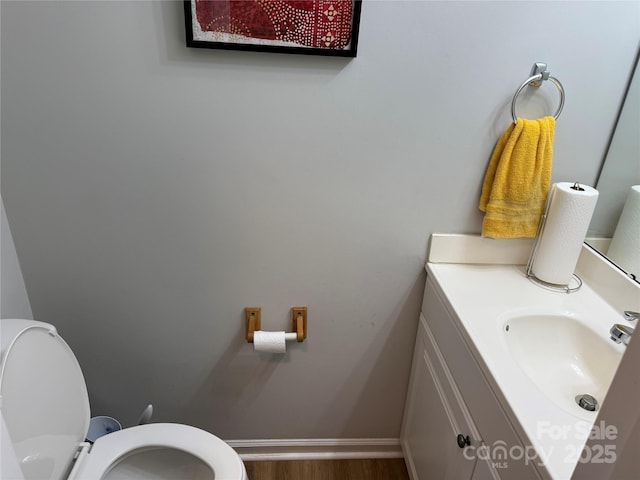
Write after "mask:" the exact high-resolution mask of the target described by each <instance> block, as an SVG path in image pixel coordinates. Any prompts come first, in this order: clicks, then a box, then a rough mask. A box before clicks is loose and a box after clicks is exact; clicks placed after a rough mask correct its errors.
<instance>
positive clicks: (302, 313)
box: [244, 307, 307, 343]
mask: <svg viewBox="0 0 640 480" xmlns="http://www.w3.org/2000/svg"><path fill="white" fill-rule="evenodd" d="M244 315H245V319H246V331H247V334H246V338H247V342H249V343H253V332H255V331H256V330H260V307H246V308H245V309H244ZM291 320H292V324H293V327H292V329H293V332H292V333H295V334H296V340H297V341H298V342H302V341H303V340H304V339H305V338H307V307H291Z"/></svg>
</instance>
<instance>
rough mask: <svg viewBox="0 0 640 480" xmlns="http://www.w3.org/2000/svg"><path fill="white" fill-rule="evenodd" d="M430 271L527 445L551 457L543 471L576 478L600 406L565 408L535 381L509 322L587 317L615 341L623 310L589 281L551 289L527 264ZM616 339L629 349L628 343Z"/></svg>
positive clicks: (438, 266)
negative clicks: (515, 349) (572, 288)
mask: <svg viewBox="0 0 640 480" xmlns="http://www.w3.org/2000/svg"><path fill="white" fill-rule="evenodd" d="M427 272H428V275H429V276H430V277H431V278H432V279H433V280H435V283H436V284H437V286H438V287H439V289H440V290H441V291H440V294H441V295H442V296H443V297H444V298H446V299H447V300H448V302H449V304H450V306H451V307H452V309H453V312H452V313H454V314H455V315H454V316H455V317H457V320H458V322H459V323H458V324H457V325H456V326H457V327H458V329H459V331H460V333H461V335H462V337H463V338H464V339H465V341H466V342H467V345H468V346H469V349H470V350H471V352H472V353H473V355H474V356H475V358H476V361H477V362H478V365H479V366H480V367H481V369H482V370H483V373H484V374H485V377H486V379H487V381H488V382H489V383H490V385H491V387H492V388H493V389H494V392H496V396H497V398H498V399H499V401H500V402H501V403H503V405H502V407H503V409H504V410H505V412H506V413H507V415H508V416H510V417H511V420H512V423H514V426H515V427H516V430H517V431H518V434H519V435H520V436H521V437H522V438H521V440H522V443H523V444H524V445H525V446H526V445H533V446H534V447H535V448H536V450H537V451H538V454H539V455H540V457H541V459H542V460H543V463H544V465H542V466H540V465H539V463H541V462H539V461H536V462H537V463H536V465H537V468H538V470H539V472H540V473H541V474H542V475H543V476H546V477H548V478H552V479H554V480H560V479H563V480H564V479H569V478H570V477H571V474H572V473H573V470H574V468H575V466H576V464H577V461H578V458H579V457H580V454H581V451H582V449H583V447H584V445H585V441H586V440H587V437H588V436H589V433H590V430H591V427H592V426H593V424H594V421H595V419H596V413H597V412H586V411H584V410H582V409H580V407H578V406H577V405H575V408H576V410H577V411H574V412H570V411H569V410H570V409H571V408H570V407H569V408H560V407H559V406H558V405H557V403H555V402H553V401H552V400H551V399H550V398H549V397H548V396H547V395H546V394H545V393H544V392H543V391H542V390H540V389H539V388H538V387H537V386H536V385H535V384H534V383H532V382H531V380H529V378H528V377H527V375H526V374H525V372H524V371H523V370H522V369H521V368H520V366H519V365H518V364H517V363H516V361H515V360H514V357H513V355H512V354H511V353H510V351H509V346H508V344H507V339H506V336H505V332H504V328H505V323H506V322H507V319H508V317H511V316H512V315H523V314H543V315H544V314H548V315H565V316H569V317H573V318H577V319H579V320H580V321H584V322H587V323H588V325H589V328H591V329H592V330H593V331H595V332H596V333H597V334H598V335H602V337H603V338H604V339H607V340H608V339H609V328H610V327H611V326H612V325H613V324H614V323H623V321H622V312H620V311H618V310H617V309H614V308H613V307H612V306H611V305H610V304H609V303H607V302H606V301H605V300H604V299H603V298H602V297H601V296H599V295H598V294H597V293H596V291H594V290H593V289H592V288H591V287H590V285H589V284H588V282H586V281H585V282H584V283H583V285H582V288H581V289H580V290H579V291H577V292H575V293H570V294H567V293H562V292H555V291H550V290H547V289H544V288H542V287H540V286H538V285H536V284H534V283H533V282H531V281H530V280H529V279H527V278H526V274H525V267H524V266H514V265H505V264H503V265H476V264H464V263H461V264H455V263H428V264H427ZM611 344H612V346H613V348H616V349H619V350H620V351H621V352H624V349H625V347H624V346H623V345H616V344H614V343H613V342H611ZM585 393H586V392H585ZM514 420H515V421H514ZM518 425H519V426H518Z"/></svg>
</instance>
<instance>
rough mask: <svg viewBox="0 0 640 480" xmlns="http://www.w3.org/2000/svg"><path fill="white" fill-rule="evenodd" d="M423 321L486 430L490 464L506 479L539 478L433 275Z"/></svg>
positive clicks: (474, 416) (475, 420)
mask: <svg viewBox="0 0 640 480" xmlns="http://www.w3.org/2000/svg"><path fill="white" fill-rule="evenodd" d="M422 321H424V322H425V324H426V326H427V327H428V328H429V330H430V332H431V333H432V335H433V338H434V340H435V343H436V345H437V346H438V348H439V350H440V352H441V355H442V357H443V358H444V360H445V363H446V365H447V367H448V369H449V372H450V375H451V376H452V377H453V379H454V381H455V385H456V386H457V388H458V390H459V392H460V394H461V396H462V398H464V399H465V404H466V407H467V409H468V411H469V413H470V415H471V419H472V420H473V422H472V423H473V424H474V425H475V426H476V427H477V429H478V430H479V431H480V432H482V440H483V442H484V444H485V445H486V446H487V448H488V450H487V452H488V454H489V455H490V456H491V461H490V463H492V464H493V466H494V467H496V468H497V469H498V470H497V471H498V474H499V475H500V477H501V478H502V479H503V480H509V479H515V480H529V479H531V480H534V479H539V478H540V476H539V474H538V472H537V471H536V470H535V468H534V466H533V463H534V462H535V460H530V459H528V458H527V456H525V455H522V453H523V452H524V451H525V448H524V445H523V442H521V441H520V438H519V437H518V435H517V434H516V432H515V430H514V428H513V427H512V425H511V423H510V421H509V419H508V418H507V417H506V415H505V413H504V412H503V410H502V408H501V406H500V403H499V402H498V399H497V398H496V396H495V395H494V393H493V390H492V389H491V387H489V384H488V383H487V381H486V380H485V378H484V376H483V374H482V371H481V370H480V367H479V366H478V365H477V363H476V361H475V359H474V358H473V355H472V354H471V352H470V351H469V349H468V348H467V345H466V343H465V341H464V339H463V338H462V336H461V335H460V332H458V329H457V328H456V326H455V324H454V323H453V320H452V319H451V318H450V316H449V312H448V311H447V309H446V308H445V306H444V304H443V301H442V300H441V299H440V296H439V295H438V293H437V292H436V290H435V287H434V286H433V284H432V281H431V279H430V278H429V277H428V278H427V284H426V288H425V293H424V299H423V303H422V316H421V322H422ZM421 329H422V328H421ZM530 448H531V447H529V449H530ZM508 452H511V453H508Z"/></svg>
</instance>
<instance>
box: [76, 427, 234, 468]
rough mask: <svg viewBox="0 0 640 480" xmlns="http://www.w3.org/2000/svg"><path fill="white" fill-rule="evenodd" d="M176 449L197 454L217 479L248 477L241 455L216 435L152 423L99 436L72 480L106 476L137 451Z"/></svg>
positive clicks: (81, 459) (192, 428)
mask: <svg viewBox="0 0 640 480" xmlns="http://www.w3.org/2000/svg"><path fill="white" fill-rule="evenodd" d="M150 449H173V450H179V451H182V452H185V453H188V454H191V455H193V456H194V457H196V458H197V459H199V460H200V461H202V462H203V463H204V464H206V465H208V466H209V467H210V468H211V469H212V470H213V473H214V475H215V478H222V479H225V480H236V479H237V480H240V479H243V478H246V477H245V475H244V473H245V469H244V464H243V463H242V460H241V459H240V456H239V455H238V454H237V453H236V451H235V450H233V449H232V448H231V447H230V446H229V445H228V444H227V443H225V442H224V441H223V440H221V439H220V438H218V437H216V436H215V435H213V434H211V433H209V432H206V431H204V430H201V429H199V428H196V427H191V426H189V425H182V424H178V423H149V424H146V425H138V426H135V427H130V428H125V429H124V430H119V431H117V432H113V433H110V434H108V435H104V436H102V437H100V438H98V439H97V440H96V441H95V443H94V444H93V446H92V447H91V451H90V452H89V453H88V454H86V455H84V456H81V457H79V458H78V460H77V462H78V463H79V464H78V465H76V467H75V468H74V471H73V473H72V474H71V476H70V477H69V478H70V479H85V478H94V479H98V478H102V477H103V475H105V474H106V473H107V472H108V471H109V470H110V469H112V468H113V467H115V466H116V465H117V464H118V463H119V462H120V461H123V460H126V459H127V458H128V457H129V456H130V455H135V454H136V452H144V451H146V450H150Z"/></svg>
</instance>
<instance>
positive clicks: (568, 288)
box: [527, 182, 584, 293]
mask: <svg viewBox="0 0 640 480" xmlns="http://www.w3.org/2000/svg"><path fill="white" fill-rule="evenodd" d="M570 188H572V189H573V190H578V191H584V188H582V187H581V186H580V184H579V183H578V182H574V184H573V186H572V187H570ZM550 203H551V192H549V194H548V195H547V201H546V204H545V207H544V213H543V214H542V217H541V218H540V223H539V224H538V231H537V232H536V237H535V239H534V241H533V248H532V249H531V255H529V261H528V262H527V278H528V279H529V280H531V282H533V283H535V284H536V285H538V286H539V287H542V288H544V289H547V290H551V291H553V292H562V293H573V292H577V291H578V290H580V287H582V279H581V278H580V277H579V276H578V275H576V274H575V273H574V274H573V276H572V277H571V280H572V281H571V282H570V283H569V284H567V285H558V284H555V283H549V282H545V281H544V280H540V279H539V278H538V277H536V276H535V274H534V273H533V264H534V262H535V259H536V255H537V253H538V246H539V244H540V237H541V236H542V232H543V231H544V226H545V224H546V222H547V212H548V210H549V204H550Z"/></svg>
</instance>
